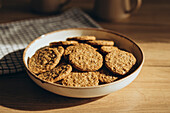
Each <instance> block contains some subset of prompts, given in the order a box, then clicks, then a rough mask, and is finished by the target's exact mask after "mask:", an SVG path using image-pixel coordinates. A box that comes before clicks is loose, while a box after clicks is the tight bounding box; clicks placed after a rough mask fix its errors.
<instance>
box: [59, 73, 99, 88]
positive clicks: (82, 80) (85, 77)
mask: <svg viewBox="0 0 170 113" xmlns="http://www.w3.org/2000/svg"><path fill="white" fill-rule="evenodd" d="M62 84H63V85H64V86H74V87H87V86H97V85H98V84H99V80H98V75H97V73H96V72H71V73H70V75H69V76H67V77H66V78H64V79H63V80H62Z"/></svg>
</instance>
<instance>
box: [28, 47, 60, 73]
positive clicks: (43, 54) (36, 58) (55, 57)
mask: <svg viewBox="0 0 170 113" xmlns="http://www.w3.org/2000/svg"><path fill="white" fill-rule="evenodd" d="M61 56H62V54H61V53H60V52H59V51H58V49H57V48H49V47H43V48H40V49H39V50H37V51H36V52H35V54H34V55H33V56H32V57H31V58H30V60H29V64H28V67H29V69H30V70H31V71H32V72H34V73H36V74H38V73H42V72H46V71H49V70H51V69H53V68H54V67H55V66H56V65H57V64H58V63H59V61H60V59H61Z"/></svg>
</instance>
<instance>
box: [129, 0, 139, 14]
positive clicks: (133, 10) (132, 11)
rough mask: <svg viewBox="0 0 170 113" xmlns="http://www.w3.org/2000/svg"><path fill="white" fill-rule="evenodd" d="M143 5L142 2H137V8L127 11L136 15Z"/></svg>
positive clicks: (137, 0)
mask: <svg viewBox="0 0 170 113" xmlns="http://www.w3.org/2000/svg"><path fill="white" fill-rule="evenodd" d="M141 5H142V0H136V5H135V7H133V8H131V9H130V10H129V11H126V13H135V12H136V11H137V10H138V9H139V8H140V7H141Z"/></svg>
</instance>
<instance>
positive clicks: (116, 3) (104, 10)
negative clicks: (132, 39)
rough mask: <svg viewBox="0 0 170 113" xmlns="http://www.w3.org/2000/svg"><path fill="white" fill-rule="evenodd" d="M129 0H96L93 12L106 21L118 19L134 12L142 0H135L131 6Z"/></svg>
mask: <svg viewBox="0 0 170 113" xmlns="http://www.w3.org/2000/svg"><path fill="white" fill-rule="evenodd" d="M131 2H132V1H131V0H96V1H95V6H94V13H95V15H96V16H97V17H99V18H101V19H104V20H108V21H119V20H122V19H125V18H127V17H129V16H130V15H131V14H132V13H134V12H136V11H137V10H138V9H139V8H140V7H141V4H142V0H136V4H135V6H134V7H131Z"/></svg>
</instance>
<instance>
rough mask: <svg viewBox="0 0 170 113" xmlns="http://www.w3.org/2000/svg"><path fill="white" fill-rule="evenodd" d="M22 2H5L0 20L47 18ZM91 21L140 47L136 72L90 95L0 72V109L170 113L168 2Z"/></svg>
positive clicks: (9, 112) (14, 112) (154, 0)
mask: <svg viewBox="0 0 170 113" xmlns="http://www.w3.org/2000/svg"><path fill="white" fill-rule="evenodd" d="M7 1H9V0H7ZM17 1H19V0H17ZM20 1H22V0H20ZM28 3H29V0H25V2H23V1H22V2H20V3H18V6H22V7H18V6H17V5H13V4H12V3H11V4H6V5H5V6H6V7H4V8H2V9H0V23H6V22H11V21H16V20H23V19H29V18H39V17H46V16H49V15H43V14H35V13H32V12H31V11H30V9H29V7H28V6H27V4H28ZM83 3H84V4H83ZM93 3H94V0H92V1H91V0H87V1H86V0H84V1H83V0H82V2H78V0H73V1H72V3H71V4H70V5H69V6H68V7H71V6H80V7H82V8H83V9H84V10H85V11H86V10H87V11H88V12H90V11H91V10H92V6H93V5H92V4H93ZM4 4H5V3H4ZM25 6H26V7H25ZM21 9H23V10H21ZM90 14H91V13H90ZM91 15H92V14H91ZM94 19H95V20H96V21H97V22H98V23H99V24H100V25H101V26H102V27H103V28H105V29H110V30H114V31H117V32H120V33H123V34H125V35H127V36H129V37H131V39H133V40H134V41H136V42H137V43H138V44H139V45H140V46H141V48H142V49H143V50H144V53H145V58H146V59H145V63H144V66H143V68H142V70H141V72H140V74H139V76H138V77H137V78H136V79H135V80H134V81H133V82H132V83H131V84H130V85H128V86H127V87H125V88H123V89H121V90H119V91H116V92H114V93H111V94H109V95H107V96H103V97H98V98H91V99H75V98H68V97H63V96H59V95H56V94H53V93H50V92H48V91H45V90H43V89H42V88H40V87H39V86H37V85H36V84H35V83H34V82H33V81H32V80H31V79H30V78H29V77H28V76H27V74H26V72H20V73H17V74H11V75H8V76H1V77H0V113H24V112H29V113H30V112H35V113H39V112H42V113H122V112H125V113H138V112H145V113H170V1H168V0H143V4H142V7H141V9H140V10H139V11H138V13H136V14H134V15H132V16H131V17H130V18H128V19H126V20H122V21H120V22H113V23H111V22H105V21H101V20H99V19H96V18H94ZM70 93H71V92H70Z"/></svg>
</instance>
